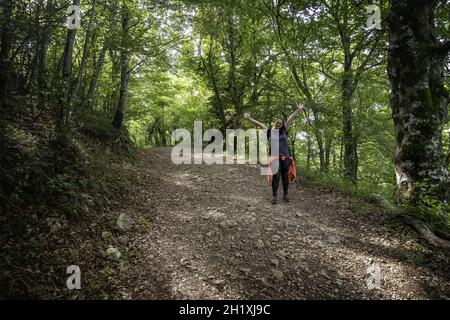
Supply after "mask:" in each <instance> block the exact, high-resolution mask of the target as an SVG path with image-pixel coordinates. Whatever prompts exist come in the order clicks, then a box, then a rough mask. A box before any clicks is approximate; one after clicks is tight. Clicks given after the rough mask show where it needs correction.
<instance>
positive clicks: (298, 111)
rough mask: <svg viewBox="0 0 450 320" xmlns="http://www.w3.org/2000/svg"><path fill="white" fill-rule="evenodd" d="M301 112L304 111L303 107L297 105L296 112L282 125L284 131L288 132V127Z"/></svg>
mask: <svg viewBox="0 0 450 320" xmlns="http://www.w3.org/2000/svg"><path fill="white" fill-rule="evenodd" d="M302 111H305V107H304V106H303V105H302V104H299V105H298V107H297V110H295V112H294V113H293V114H291V116H290V117H289V119H287V120H286V123H285V124H284V126H285V127H286V130H289V127H290V126H291V125H292V123H293V122H294V120H295V119H297V117H298V115H299V114H300V112H302Z"/></svg>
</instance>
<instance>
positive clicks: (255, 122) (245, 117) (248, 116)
mask: <svg viewBox="0 0 450 320" xmlns="http://www.w3.org/2000/svg"><path fill="white" fill-rule="evenodd" d="M244 119H245V120H247V121H249V122H251V123H253V124H254V125H257V126H258V127H260V128H261V129H267V126H266V125H265V124H264V123H262V122H259V121H258V120H255V119H253V118H252V117H251V116H250V113H248V112H246V113H244Z"/></svg>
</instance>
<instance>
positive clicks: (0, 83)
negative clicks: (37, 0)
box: [0, 0, 14, 108]
mask: <svg viewBox="0 0 450 320" xmlns="http://www.w3.org/2000/svg"><path fill="white" fill-rule="evenodd" d="M13 4H14V1H12V0H8V1H2V6H1V9H2V17H1V18H2V20H3V21H2V29H1V40H2V44H1V47H0V103H1V105H0V107H2V108H3V107H4V105H5V99H6V97H7V93H8V82H9V81H8V80H9V74H10V61H9V56H10V51H11V16H12V12H13Z"/></svg>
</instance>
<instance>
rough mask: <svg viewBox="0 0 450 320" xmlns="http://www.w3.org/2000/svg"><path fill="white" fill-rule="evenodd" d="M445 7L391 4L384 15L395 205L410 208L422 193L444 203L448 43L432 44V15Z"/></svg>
mask: <svg viewBox="0 0 450 320" xmlns="http://www.w3.org/2000/svg"><path fill="white" fill-rule="evenodd" d="M445 3H446V1H425V0H417V1H406V0H392V1H391V11H390V15H389V65H388V74H389V79H390V83H391V107H392V114H393V118H394V124H395V137H396V160H395V171H396V176H397V200H398V201H399V202H402V203H410V202H415V201H416V200H417V196H418V195H420V193H421V191H420V190H423V189H424V188H425V189H427V190H428V191H429V192H430V193H431V194H433V195H435V196H437V197H439V198H440V199H442V200H448V199H449V194H448V192H449V191H448V187H449V175H448V171H447V168H446V166H445V164H444V156H443V151H442V142H441V137H442V129H443V126H444V124H445V123H447V121H448V109H447V106H448V104H449V102H450V100H449V93H448V90H447V89H446V88H445V87H444V68H445V65H446V64H447V61H448V53H449V49H450V42H449V41H447V42H443V41H440V40H438V38H437V36H436V33H435V11H436V9H437V7H438V6H439V5H445Z"/></svg>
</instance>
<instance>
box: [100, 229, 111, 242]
mask: <svg viewBox="0 0 450 320" xmlns="http://www.w3.org/2000/svg"><path fill="white" fill-rule="evenodd" d="M111 237H112V233H111V232H110V231H103V232H102V238H103V240H108V239H110V238H111Z"/></svg>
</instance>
